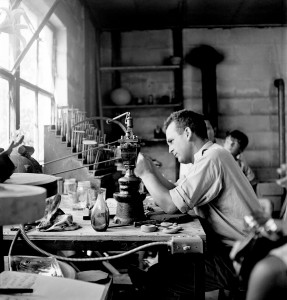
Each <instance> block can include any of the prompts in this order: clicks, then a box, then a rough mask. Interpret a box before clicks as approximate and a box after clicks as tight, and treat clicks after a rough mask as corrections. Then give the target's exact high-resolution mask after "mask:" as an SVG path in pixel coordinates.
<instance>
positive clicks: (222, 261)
mask: <svg viewBox="0 0 287 300" xmlns="http://www.w3.org/2000/svg"><path fill="white" fill-rule="evenodd" d="M165 128H166V140H167V144H168V146H169V152H170V153H172V154H173V155H174V156H175V157H176V158H177V159H178V161H179V162H180V163H185V164H189V163H191V162H193V165H191V166H190V168H189V174H187V176H186V177H184V178H182V179H179V180H178V182H177V183H176V184H173V183H171V182H169V181H168V180H167V179H166V178H164V177H163V176H162V174H161V173H160V172H159V171H158V169H157V168H156V167H155V166H154V164H153V163H152V161H151V160H150V159H148V158H147V157H145V156H144V155H143V154H141V153H140V154H139V156H138V160H137V165H136V169H135V174H136V175H137V176H139V177H140V178H141V179H142V181H143V183H144V185H145V187H146V188H147V190H148V191H149V193H150V195H151V196H152V198H153V199H154V201H155V202H156V204H157V205H158V206H160V207H161V208H162V209H163V210H164V211H165V212H166V213H171V214H172V213H175V212H178V211H181V212H182V213H187V214H188V213H190V212H191V211H192V210H193V209H194V212H195V213H196V214H197V216H198V217H199V220H200V221H201V223H202V226H203V228H204V230H205V232H206V237H207V250H206V253H205V256H204V258H205V278H204V279H203V280H205V290H206V291H212V290H216V289H222V288H224V289H227V290H235V289H236V288H237V278H236V274H235V270H234V268H233V264H232V261H231V259H230V258H229V253H230V250H231V248H232V246H233V244H234V242H235V241H236V240H238V239H239V240H241V239H243V238H244V237H245V231H244V224H243V218H244V216H245V215H248V214H250V208H252V210H253V211H260V210H261V207H260V204H259V201H258V200H257V197H256V195H255V193H254V191H253V189H252V187H251V185H250V184H249V183H248V181H247V180H246V179H245V177H244V174H243V173H242V171H241V170H240V168H239V166H238V164H237V163H236V161H235V160H234V159H233V157H232V155H230V153H228V152H227V151H225V150H224V149H223V147H221V146H219V145H217V144H216V143H213V142H211V141H209V140H208V137H207V130H206V125H205V122H204V117H203V116H202V115H200V114H197V113H195V112H193V111H189V110H181V111H178V112H174V113H172V114H171V115H170V117H169V118H168V119H167V120H166V122H165ZM187 259H188V256H185V255H172V256H170V257H168V258H167V259H166V260H160V261H159V263H158V264H155V265H153V266H152V267H151V268H150V269H149V270H148V272H147V273H146V276H143V277H144V278H142V280H143V282H144V285H145V291H146V295H145V297H146V299H191V297H192V295H193V294H194V281H193V276H194V269H193V265H192V262H189V261H188V260H187ZM132 275H133V274H132ZM131 277H132V280H133V276H131Z"/></svg>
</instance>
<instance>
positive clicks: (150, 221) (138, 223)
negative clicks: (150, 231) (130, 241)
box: [109, 220, 157, 228]
mask: <svg viewBox="0 0 287 300" xmlns="http://www.w3.org/2000/svg"><path fill="white" fill-rule="evenodd" d="M147 224H149V225H156V224H157V221H156V220H144V221H137V222H134V223H133V224H116V223H114V224H112V225H109V228H114V227H122V226H134V227H140V226H142V225H147Z"/></svg>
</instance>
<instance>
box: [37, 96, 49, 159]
mask: <svg viewBox="0 0 287 300" xmlns="http://www.w3.org/2000/svg"><path fill="white" fill-rule="evenodd" d="M38 101H39V102H38V103H39V105H38V119H39V153H38V160H39V162H40V163H43V162H44V125H50V124H51V99H50V98H49V97H46V96H44V95H41V94H39V96H38Z"/></svg>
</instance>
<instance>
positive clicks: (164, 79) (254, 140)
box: [102, 27, 287, 181]
mask: <svg viewBox="0 0 287 300" xmlns="http://www.w3.org/2000/svg"><path fill="white" fill-rule="evenodd" d="M286 30H287V29H286V28H285V27H266V28H255V27H252V28H251V27H242V28H227V29H222V28H213V29H208V28H198V29H185V30H183V57H184V58H185V57H186V55H187V54H188V53H189V51H190V50H191V49H193V48H195V47H198V46H199V45H208V46H211V47H213V48H214V49H215V50H216V51H218V52H219V53H221V54H222V55H223V57H224V59H223V61H222V62H221V63H219V64H218V65H217V67H216V74H217V101H218V102H217V106H218V127H219V128H218V129H219V130H218V135H219V137H221V138H224V137H225V134H226V132H227V131H230V130H234V129H239V130H242V131H243V132H245V133H246V134H247V135H248V137H249V145H248V147H247V149H246V150H245V154H244V156H245V159H246V160H247V162H248V163H249V164H250V166H251V167H252V168H253V170H254V171H255V173H256V175H257V177H258V179H259V180H261V181H264V180H269V179H274V178H275V177H277V173H276V168H277V167H278V166H279V135H278V89H277V88H276V87H275V86H274V80H275V79H279V78H282V79H283V80H284V81H286V75H287V74H286V54H285V53H286V43H287V32H286ZM121 38H122V45H121V46H122V49H121V59H122V63H123V65H145V64H160V63H163V62H164V59H165V58H167V57H169V56H170V55H172V35H171V31H170V30H163V31H152V32H150V31H143V32H136V31H134V32H127V33H122V36H121ZM102 42H103V43H102V47H103V50H104V51H102V53H103V55H102V59H103V62H104V63H107V64H108V63H109V62H110V61H109V59H110V57H111V43H110V42H109V39H108V38H107V36H104V38H103V39H102ZM159 74H160V76H159V75H156V76H155V75H154V74H150V75H149V76H147V78H146V77H144V76H143V75H142V74H136V73H132V74H124V76H123V77H122V82H121V83H122V85H124V86H125V87H127V88H128V89H130V90H131V92H132V94H133V96H134V97H135V98H137V97H143V98H145V97H147V95H148V94H149V93H153V94H154V95H155V96H157V95H164V94H168V91H169V90H171V89H173V86H171V85H170V79H171V78H170V77H168V76H169V75H163V74H161V73H159ZM110 84H111V82H108V80H106V86H105V85H104V97H105V98H104V99H106V100H107V101H109V100H110V99H109V92H110V87H111V85H110ZM183 94H184V100H183V104H184V107H186V108H189V109H192V110H194V111H197V112H200V113H201V112H202V84H201V70H200V69H198V68H196V67H194V66H191V65H189V64H188V63H186V62H185V61H184V64H183ZM165 113H166V112H162V113H160V114H158V118H154V115H155V114H154V113H151V114H150V113H149V112H147V111H146V113H143V112H141V113H140V112H135V113H134V114H135V115H136V117H137V118H139V121H140V122H138V123H137V120H135V128H136V129H137V132H138V134H139V135H142V136H144V137H150V136H149V135H150V134H151V133H152V128H154V127H155V126H156V125H157V124H158V122H162V121H163V119H164V118H165ZM145 116H146V121H144V117H145ZM137 124H139V125H137Z"/></svg>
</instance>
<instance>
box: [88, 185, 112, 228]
mask: <svg viewBox="0 0 287 300" xmlns="http://www.w3.org/2000/svg"><path fill="white" fill-rule="evenodd" d="M105 194H106V189H99V191H98V196H97V201H96V203H95V205H94V206H93V208H92V212H91V224H92V227H93V228H94V230H96V231H106V230H107V228H108V227H109V221H110V213H109V208H108V205H107V203H106V199H105V198H106V197H105Z"/></svg>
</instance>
